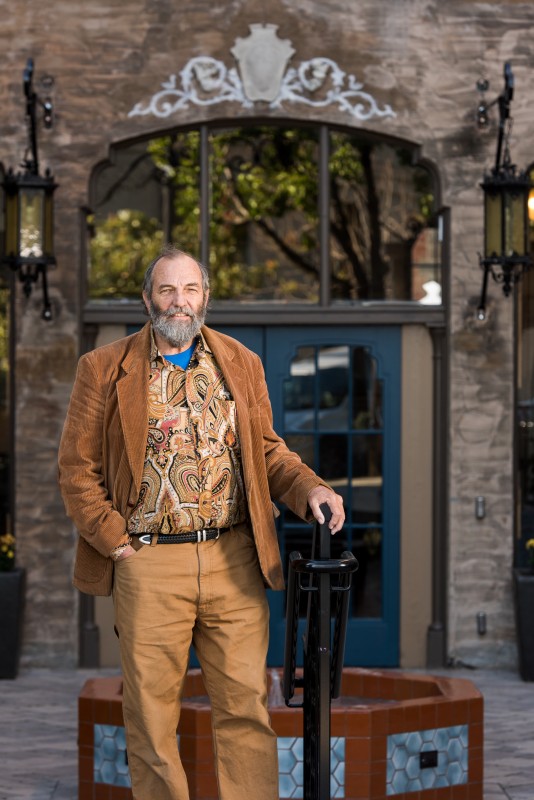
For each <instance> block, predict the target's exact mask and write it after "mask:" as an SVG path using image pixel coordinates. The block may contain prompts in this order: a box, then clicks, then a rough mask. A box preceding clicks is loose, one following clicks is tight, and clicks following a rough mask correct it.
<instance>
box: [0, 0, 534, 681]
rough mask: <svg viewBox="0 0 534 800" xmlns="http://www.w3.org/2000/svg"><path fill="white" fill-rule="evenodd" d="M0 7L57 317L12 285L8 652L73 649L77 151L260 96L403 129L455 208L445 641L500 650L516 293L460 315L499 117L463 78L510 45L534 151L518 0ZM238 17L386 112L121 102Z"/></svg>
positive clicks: (529, 156) (11, 148) (144, 1)
mask: <svg viewBox="0 0 534 800" xmlns="http://www.w3.org/2000/svg"><path fill="white" fill-rule="evenodd" d="M0 10H1V12H2V14H1V16H2V20H3V24H2V28H1V30H0V49H1V52H2V53H3V54H4V56H3V67H4V68H3V71H2V76H1V78H0V107H1V108H2V113H1V115H0V126H1V134H2V137H1V138H2V149H1V151H0V159H1V160H2V162H3V163H4V165H5V166H10V165H15V164H17V163H18V162H19V160H20V158H21V155H22V150H23V147H24V144H25V136H26V133H25V121H24V104H23V97H22V70H23V68H24V65H25V62H26V59H27V58H28V57H29V56H32V57H33V58H34V59H35V64H36V72H35V78H36V88H37V90H38V91H39V90H40V87H39V78H40V77H41V76H43V75H44V74H50V75H52V76H53V77H54V81H55V83H54V89H53V101H54V105H55V113H56V117H55V124H54V128H53V130H51V131H43V132H42V133H40V137H39V141H40V147H41V153H40V155H41V163H42V165H43V167H46V166H48V167H50V168H51V170H52V172H53V174H54V175H55V177H56V179H57V181H58V183H59V184H60V188H59V189H58V190H57V203H56V253H57V260H58V267H57V269H56V270H55V271H54V272H53V273H52V275H51V299H52V304H53V311H54V321H53V322H52V323H50V324H46V323H44V322H42V321H41V319H40V292H39V290H38V291H36V292H34V295H33V297H32V298H31V299H30V301H29V302H26V301H25V300H23V299H22V298H21V297H20V298H19V301H18V306H17V318H16V341H17V357H16V384H17V392H16V397H17V408H16V415H17V416H16V426H17V427H16V430H17V454H16V455H17V477H16V493H17V508H16V524H17V533H18V537H19V538H18V542H19V561H20V563H21V564H22V565H24V566H26V567H27V569H28V573H29V575H28V603H27V620H26V631H25V651H24V659H25V662H26V663H32V664H47V665H55V664H59V663H62V664H73V663H75V661H76V657H77V655H76V640H77V598H76V593H75V592H74V591H73V590H72V589H71V584H70V580H71V576H70V573H71V564H72V558H73V546H72V545H73V541H74V532H73V530H72V526H71V524H70V523H69V522H68V521H67V520H66V519H65V516H64V512H63V506H62V502H61V499H60V497H59V493H58V490H57V485H56V451H57V445H58V440H59V436H60V432H61V427H62V422H63V419H64V416H65V411H66V407H67V403H68V398H69V394H70V388H71V385H72V380H73V377H74V372H75V366H76V359H77V354H78V350H79V322H80V291H81V279H82V256H81V229H82V225H81V212H80V209H81V208H83V207H84V206H86V205H87V203H88V186H89V179H90V174H91V170H92V169H93V168H94V167H95V165H96V164H97V163H98V162H100V161H102V160H104V159H106V157H107V155H108V148H109V146H110V144H111V143H112V142H116V141H120V140H125V139H128V138H131V137H136V136H142V135H146V134H148V133H153V132H161V131H163V130H164V129H165V128H170V127H172V126H173V125H176V124H187V123H193V122H198V121H200V120H204V119H211V118H213V117H217V118H223V117H225V116H229V117H231V118H233V119H239V118H246V117H250V116H252V115H255V114H260V115H263V116H271V117H280V118H282V117H285V116H294V117H297V118H301V119H307V118H313V119H321V120H324V121H329V122H334V123H340V124H343V125H346V124H349V125H354V127H361V128H365V129H368V130H376V131H377V132H378V133H381V134H387V135H391V136H396V137H401V138H405V139H408V140H410V141H415V142H417V143H419V144H420V146H421V154H422V156H424V157H425V158H426V159H429V160H430V161H431V162H432V163H433V164H434V165H435V167H436V169H437V171H438V173H439V175H440V179H441V186H442V203H443V205H446V206H450V207H451V224H452V259H451V280H450V295H451V310H450V345H451V351H450V376H451V381H450V478H449V487H448V491H449V495H450V515H449V518H450V519H449V523H450V564H449V576H450V586H449V589H450V593H449V643H448V649H449V653H450V655H451V657H453V658H456V659H460V660H464V661H469V662H472V663H475V662H476V663H480V664H486V665H497V664H498V665H504V664H512V663H514V658H515V655H514V636H515V634H514V630H513V621H512V606H511V596H510V566H511V554H512V522H513V495H512V434H513V411H512V389H513V324H512V323H513V307H512V302H511V301H510V300H508V301H505V300H504V299H503V298H502V297H501V296H500V293H499V292H500V290H498V288H497V287H495V286H492V287H491V288H490V293H491V296H490V304H489V314H488V318H487V320H486V322H485V323H484V324H482V325H481V324H476V323H475V320H474V311H475V308H476V303H477V298H478V294H479V291H480V283H481V273H480V270H479V267H478V255H477V254H478V251H479V250H480V249H481V246H482V241H481V239H482V197H481V190H480V189H479V188H478V183H479V181H480V179H481V177H482V174H483V171H484V169H485V168H486V167H488V166H490V165H491V163H492V161H493V159H494V148H495V140H496V121H497V120H496V114H494V116H493V121H492V125H491V127H490V130H489V131H488V132H486V133H484V134H481V133H480V132H479V131H478V130H477V128H476V124H475V109H476V104H477V94H476V91H475V83H476V81H477V79H478V78H480V77H485V78H488V79H489V80H490V84H491V85H490V91H489V92H488V98H489V99H491V98H493V97H494V96H496V95H497V94H498V93H499V92H500V91H501V88H502V85H503V84H502V69H503V63H504V61H505V60H511V61H512V64H513V69H514V74H515V78H516V97H515V98H514V103H513V114H514V118H515V124H514V131H513V141H512V148H513V156H514V158H515V159H516V160H517V161H518V163H519V164H520V165H521V166H525V165H526V164H527V163H528V162H530V161H532V160H534V146H533V145H532V143H531V141H532V140H531V131H530V128H531V126H530V119H529V116H530V113H531V112H530V109H531V108H532V106H533V100H534V88H533V86H532V81H531V79H530V78H531V68H532V65H533V62H534V44H533V42H534V39H533V37H532V36H531V35H530V34H531V33H533V28H534V6H533V5H531V4H529V3H519V2H484V3H476V2H463V1H461V0H453V1H452V2H447V3H443V2H438V0H403V1H402V2H399V1H398V0H384V1H383V2H381V3H376V2H374V0H360V2H353V0H336V2H334V1H333V0H286V1H285V2H284V1H283V0H273V2H271V3H269V4H268V5H266V4H265V3H264V2H260V0H248V1H247V2H245V0H234V2H218V0H209V2H208V0H189V2H180V3H179V2H176V0H175V2H171V0H157V2H156V1H155V0H108V2H94V0H93V1H92V2H86V3H79V2H75V1H74V2H65V0H49V2H47V3H42V4H38V3H35V2H32V0H17V3H9V4H8V2H7V0H0ZM254 23H273V24H276V25H278V35H279V37H280V38H281V39H289V40H291V43H292V45H293V47H294V49H295V53H294V55H293V60H292V62H291V63H292V65H296V64H299V63H301V62H302V61H305V60H307V59H311V58H314V57H315V56H325V57H328V58H330V59H333V60H334V61H335V62H336V63H337V64H338V65H339V67H340V68H341V69H343V70H344V71H345V72H346V73H349V74H352V75H354V76H356V78H357V79H358V80H359V81H361V82H362V83H363V84H364V89H365V91H367V92H369V93H371V94H372V95H373V97H374V98H375V99H376V102H377V103H378V105H379V106H380V107H383V106H385V105H386V104H389V105H390V106H391V108H392V109H393V110H394V112H395V116H394V117H393V116H390V117H384V118H373V119H370V120H368V121H363V122H361V121H358V120H356V119H354V118H351V117H350V115H348V114H347V112H346V111H344V110H343V109H342V108H339V107H336V106H335V105H328V106H325V108H324V109H322V110H316V109H314V108H312V107H310V106H306V105H304V104H298V105H297V104H287V105H286V106H284V107H282V108H279V109H275V110H270V109H269V108H268V105H267V104H266V103H262V102H259V103H257V104H256V105H255V107H254V108H252V109H247V108H243V107H242V106H240V105H239V104H236V103H235V102H227V103H222V104H219V105H216V106H199V105H195V104H192V103H190V104H189V105H188V106H187V107H185V108H183V109H182V110H180V111H179V112H178V113H176V114H175V115H174V116H173V117H171V118H168V119H158V118H157V117H155V116H154V115H146V116H130V117H129V116H128V114H129V112H130V110H131V109H132V108H133V107H134V106H135V105H136V104H137V103H143V104H146V103H147V102H148V101H149V99H150V98H151V97H152V95H153V94H154V93H155V92H157V91H158V89H159V88H160V85H161V83H162V82H163V81H166V80H167V79H168V78H169V76H170V75H172V74H176V75H178V73H179V71H180V70H181V69H182V68H183V66H184V65H185V64H186V63H187V62H188V61H189V60H190V59H191V58H192V57H194V56H199V55H210V56H212V57H214V58H216V59H220V60H221V61H222V62H224V63H225V64H226V65H227V66H235V62H234V60H233V58H232V56H231V54H230V50H231V48H232V47H233V46H234V43H235V40H236V39H237V38H238V37H242V38H243V37H246V36H247V35H248V32H249V25H250V24H254ZM529 112H530V113H529ZM436 424H439V420H438V421H436ZM477 495H485V496H486V498H487V516H486V518H485V519H484V520H482V521H477V520H476V519H475V516H474V498H475V496H477ZM478 611H484V612H486V613H487V618H488V632H487V634H486V636H485V637H484V638H483V639H482V638H480V637H478V636H477V634H476V624H475V615H476V613H477V612H478Z"/></svg>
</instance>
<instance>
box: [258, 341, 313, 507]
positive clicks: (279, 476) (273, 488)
mask: <svg viewBox="0 0 534 800" xmlns="http://www.w3.org/2000/svg"><path fill="white" fill-rule="evenodd" d="M254 358H255V359H256V364H255V368H254V375H255V381H254V397H255V399H256V403H257V406H258V408H259V410H260V416H261V426H262V434H263V447H264V454H265V463H266V467H267V479H268V482H269V490H270V493H271V497H272V498H273V499H274V500H278V501H280V502H282V503H285V504H286V505H287V506H288V508H290V509H291V510H292V511H293V512H294V513H295V514H297V516H299V517H300V518H301V519H305V520H308V521H311V520H313V515H312V514H311V511H310V509H309V507H308V494H309V493H310V492H311V490H312V489H314V488H315V487H316V486H328V484H327V483H325V481H323V480H322V479H321V478H319V477H318V476H317V475H316V474H315V472H314V471H313V470H312V469H310V468H309V467H308V466H306V464H304V463H303V462H302V460H301V458H300V456H298V455H297V453H294V452H293V451H292V450H290V449H289V448H288V447H287V445H286V443H285V442H284V440H283V439H282V438H281V437H280V436H278V434H277V433H276V432H275V430H274V428H273V412H272V408H271V401H270V399H269V392H268V389H267V382H266V380H265V373H264V370H263V365H262V363H261V360H260V358H259V357H258V356H256V355H255V354H254Z"/></svg>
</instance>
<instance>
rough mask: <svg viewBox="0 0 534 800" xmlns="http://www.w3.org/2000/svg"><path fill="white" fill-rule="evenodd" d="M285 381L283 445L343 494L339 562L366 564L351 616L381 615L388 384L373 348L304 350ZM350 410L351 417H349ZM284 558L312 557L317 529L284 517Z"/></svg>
mask: <svg viewBox="0 0 534 800" xmlns="http://www.w3.org/2000/svg"><path fill="white" fill-rule="evenodd" d="M289 372H290V375H289V377H288V378H287V379H286V380H285V382H284V432H283V435H284V438H285V440H286V442H287V444H288V447H290V449H291V450H294V451H295V452H297V453H298V454H299V455H300V456H301V458H302V459H303V461H304V462H305V463H306V464H307V465H308V466H310V467H311V468H312V469H313V470H315V472H317V473H318V474H319V475H321V477H323V478H324V479H325V480H326V481H328V483H329V484H330V485H331V486H332V487H333V488H334V489H335V490H336V491H337V492H338V493H339V494H341V495H342V497H343V500H344V504H345V509H346V514H347V520H346V525H345V528H344V529H343V531H342V532H341V533H340V534H338V535H337V536H335V537H334V539H333V540H332V543H333V551H332V552H333V557H337V556H336V555H334V553H337V554H338V556H339V555H340V554H341V552H342V551H343V550H347V549H348V550H352V552H353V553H354V555H355V556H356V557H357V558H358V560H359V562H360V569H359V571H358V573H357V575H356V579H355V591H354V592H353V595H352V614H353V616H358V617H380V616H381V613H382V577H381V576H382V535H383V527H382V523H383V510H382V504H383V493H382V489H383V469H382V458H383V453H382V443H383V435H384V434H383V415H382V381H381V380H380V378H379V375H378V365H377V362H376V359H375V358H374V357H373V356H372V354H371V352H370V351H369V350H368V348H364V347H349V346H347V345H342V344H340V345H335V346H334V345H331V346H328V347H324V346H322V347H310V346H306V347H300V348H298V350H297V352H296V354H295V357H294V358H293V360H292V362H291V365H290V370H289ZM349 410H350V414H349ZM282 522H283V533H284V542H283V543H282V548H283V550H284V556H285V557H287V555H288V554H289V553H290V552H292V551H293V550H298V551H299V552H301V553H302V554H304V555H308V554H309V552H310V538H309V537H310V530H309V528H306V527H305V526H303V525H302V523H301V522H300V521H299V519H298V518H297V517H295V516H294V515H293V514H291V513H290V512H288V511H287V510H284V512H283V517H282Z"/></svg>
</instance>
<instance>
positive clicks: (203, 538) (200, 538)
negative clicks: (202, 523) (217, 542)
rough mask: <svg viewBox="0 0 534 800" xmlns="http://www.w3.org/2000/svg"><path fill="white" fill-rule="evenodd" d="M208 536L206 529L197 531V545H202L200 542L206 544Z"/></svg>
mask: <svg viewBox="0 0 534 800" xmlns="http://www.w3.org/2000/svg"><path fill="white" fill-rule="evenodd" d="M206 536H207V530H206V528H202V530H201V531H197V543H198V544H200V542H205V541H206Z"/></svg>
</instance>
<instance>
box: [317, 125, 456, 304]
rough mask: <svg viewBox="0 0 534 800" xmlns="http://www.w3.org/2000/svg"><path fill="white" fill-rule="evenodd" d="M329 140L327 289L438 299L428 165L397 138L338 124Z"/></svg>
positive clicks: (437, 247) (353, 296) (341, 295)
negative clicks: (378, 138) (379, 138)
mask: <svg viewBox="0 0 534 800" xmlns="http://www.w3.org/2000/svg"><path fill="white" fill-rule="evenodd" d="M330 142H331V148H330V151H331V152H330V163H329V170H330V261H331V270H332V297H333V298H334V299H336V300H368V299H372V300H415V301H420V302H423V303H429V302H430V303H434V304H439V303H441V266H440V264H441V239H442V237H441V235H440V230H441V229H440V227H439V219H438V216H437V215H436V213H435V197H434V194H435V189H434V181H433V179H432V176H431V175H430V173H429V172H428V171H427V170H425V169H423V168H422V167H420V166H417V165H415V166H414V164H413V153H412V152H411V151H408V150H406V149H403V148H401V147H398V146H396V147H394V146H392V145H389V144H387V143H385V142H375V141H372V140H370V139H366V138H365V137H362V136H361V135H358V134H353V133H344V132H341V131H337V132H332V133H331V137H330Z"/></svg>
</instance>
